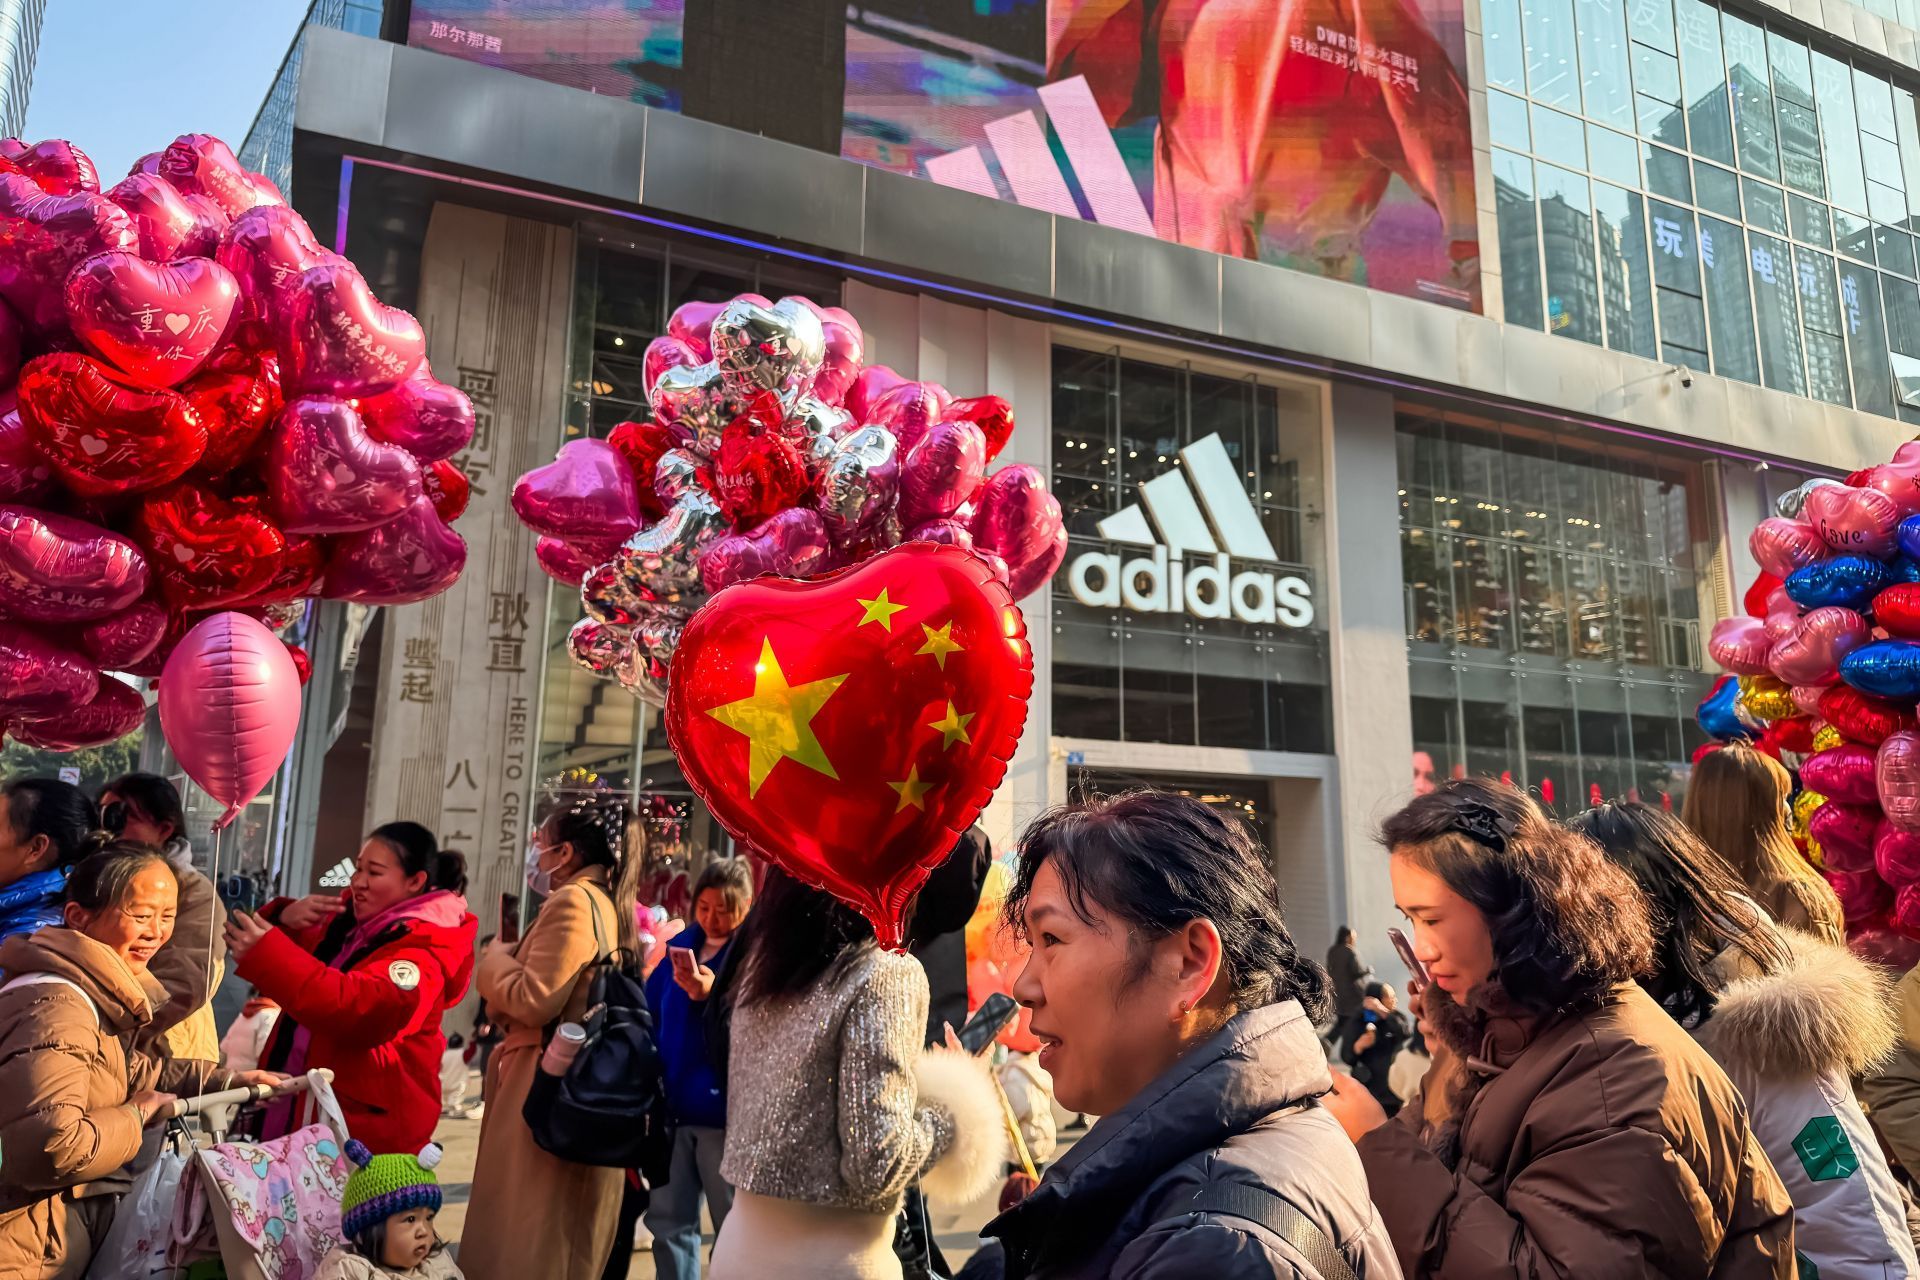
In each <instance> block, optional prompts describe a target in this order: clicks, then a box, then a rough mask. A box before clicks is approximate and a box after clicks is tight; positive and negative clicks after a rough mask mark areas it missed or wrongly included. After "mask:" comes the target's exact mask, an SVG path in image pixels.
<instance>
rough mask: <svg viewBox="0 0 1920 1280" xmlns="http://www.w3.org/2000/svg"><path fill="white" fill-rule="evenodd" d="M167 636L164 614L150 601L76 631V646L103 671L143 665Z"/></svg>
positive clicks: (162, 609) (88, 624)
mask: <svg viewBox="0 0 1920 1280" xmlns="http://www.w3.org/2000/svg"><path fill="white" fill-rule="evenodd" d="M166 634H167V611H166V610H165V609H164V608H162V607H161V606H160V605H158V604H156V603H154V602H153V601H151V600H142V601H140V602H139V603H137V604H135V605H133V606H131V607H130V608H127V609H124V610H122V611H121V612H119V613H116V614H114V615H113V616H111V617H107V618H101V619H99V620H98V621H95V622H89V623H87V624H86V625H85V626H83V627H81V628H80V647H81V648H82V649H84V650H85V651H86V654H87V656H88V657H89V658H92V659H93V660H94V661H95V662H97V663H99V664H100V667H101V669H102V670H104V671H125V670H127V669H128V668H130V667H132V666H134V665H135V664H137V663H140V662H144V661H145V660H146V659H147V658H148V657H149V656H151V655H152V653H153V651H154V650H155V649H158V648H159V647H160V641H161V640H162V639H163V638H164V637H165V636H166Z"/></svg>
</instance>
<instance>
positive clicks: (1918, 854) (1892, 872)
mask: <svg viewBox="0 0 1920 1280" xmlns="http://www.w3.org/2000/svg"><path fill="white" fill-rule="evenodd" d="M1873 870H1874V874H1876V875H1878V876H1879V877H1880V878H1881V879H1882V880H1885V881H1886V882H1887V884H1889V885H1890V886H1892V888H1893V889H1894V891H1895V892H1896V893H1897V894H1899V895H1900V897H1902V898H1905V897H1908V895H1907V893H1906V890H1907V889H1908V888H1910V887H1911V886H1912V885H1914V884H1915V883H1920V832H1915V831H1909V830H1906V829H1905V828H1902V827H1897V826H1895V825H1894V824H1893V823H1892V822H1883V823H1881V824H1880V828H1879V830H1877V831H1875V832H1874V834H1873ZM1894 909H1895V910H1896V911H1898V910H1899V903H1898V901H1897V900H1896V902H1895V906H1894ZM1909 911H1910V912H1912V913H1913V915H1912V919H1911V925H1912V926H1914V927H1916V928H1920V903H1914V904H1913V906H1911V907H1909ZM1848 942H1849V944H1851V942H1852V939H1851V938H1849V939H1848Z"/></svg>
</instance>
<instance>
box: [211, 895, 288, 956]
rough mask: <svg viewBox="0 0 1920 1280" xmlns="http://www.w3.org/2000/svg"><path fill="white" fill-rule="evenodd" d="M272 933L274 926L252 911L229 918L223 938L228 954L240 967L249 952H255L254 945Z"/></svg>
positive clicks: (237, 913)
mask: <svg viewBox="0 0 1920 1280" xmlns="http://www.w3.org/2000/svg"><path fill="white" fill-rule="evenodd" d="M290 909H291V908H289V910H290ZM272 932H273V926H272V925H270V924H268V923H267V922H266V921H265V920H262V919H261V918H260V917H259V916H257V915H254V914H253V913H252V912H251V911H236V912H234V913H233V914H232V915H230V916H228V917H227V927H226V930H225V931H224V932H223V933H222V934H221V936H222V937H224V938H225V939H226V940H227V954H228V955H231V956H232V957H233V962H234V964H236V965H238V964H239V963H240V962H241V961H242V960H245V959H246V958H247V952H249V951H251V950H253V944H254V943H256V942H258V941H260V939H262V938H264V937H266V936H267V935H268V934H269V933H272Z"/></svg>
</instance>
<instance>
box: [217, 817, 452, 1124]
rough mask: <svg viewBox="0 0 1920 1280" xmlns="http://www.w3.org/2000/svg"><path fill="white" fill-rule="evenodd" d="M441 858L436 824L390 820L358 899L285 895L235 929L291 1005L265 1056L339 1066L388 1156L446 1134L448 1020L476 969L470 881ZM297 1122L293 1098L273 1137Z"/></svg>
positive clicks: (239, 916)
mask: <svg viewBox="0 0 1920 1280" xmlns="http://www.w3.org/2000/svg"><path fill="white" fill-rule="evenodd" d="M438 862H439V848H438V842H437V841H436V840H435V839H434V838H433V834H432V833H431V832H430V831H428V830H427V829H426V828H425V827H422V826H420V825H419V824H418V823H414V822H390V823H388V824H387V825H386V826H383V827H380V828H378V829H377V830H375V831H374V832H373V834H372V835H370V836H368V837H367V842H366V844H365V845H363V846H362V847H361V849H360V859H359V862H358V863H357V865H356V866H355V867H354V872H353V880H352V882H351V883H350V884H349V885H348V888H347V892H346V893H345V894H342V895H339V896H335V895H332V894H314V895H312V896H310V897H306V898H301V899H299V900H297V901H295V900H289V899H285V898H282V899H277V900H276V901H274V902H271V903H269V904H267V907H266V909H265V910H264V911H262V912H261V913H260V915H259V916H253V915H248V914H247V913H245V912H235V913H234V914H233V916H232V918H231V919H230V920H229V922H228V924H227V949H228V951H229V952H230V953H231V954H232V955H233V957H234V959H235V963H236V965H237V969H236V972H238V973H239V975H240V976H241V977H243V978H245V979H246V980H247V981H249V982H251V983H252V984H253V985H254V986H255V987H256V988H257V989H258V990H259V992H260V994H261V995H263V996H267V997H269V998H271V999H273V1000H275V1001H278V1002H279V1005H280V1009H281V1013H280V1019H279V1021H278V1023H276V1024H275V1026H274V1031H273V1039H272V1040H271V1041H270V1042H269V1043H268V1045H267V1052H266V1054H265V1055H264V1056H263V1057H262V1058H261V1065H262V1066H266V1065H267V1064H269V1063H271V1064H273V1066H272V1068H271V1069H272V1070H275V1071H285V1072H289V1073H299V1072H303V1071H307V1070H310V1069H312V1068H315V1067H330V1068H332V1069H333V1073H334V1079H333V1089H334V1092H335V1093H336V1094H337V1095H338V1096H339V1099H340V1110H341V1113H342V1114H343V1115H344V1116H345V1117H346V1121H347V1128H348V1129H349V1130H350V1131H351V1132H352V1134H353V1136H354V1137H355V1138H358V1139H359V1140H360V1141H361V1142H364V1143H365V1144H366V1145H367V1147H368V1149H369V1150H371V1151H373V1152H374V1154H376V1155H379V1154H389V1153H399V1152H413V1151H418V1150H420V1148H421V1147H423V1146H425V1145H426V1144H427V1142H428V1140H429V1139H431V1138H432V1137H433V1129H434V1125H435V1124H436V1123H437V1122H438V1121H439V1119H440V1059H441V1056H442V1055H443V1054H444V1053H445V1052H446V1048H447V1041H446V1037H445V1036H444V1035H443V1034H442V1033H441V1030H440V1020H441V1017H442V1015H444V1014H445V1013H446V1011H447V1008H448V1006H450V1005H453V1004H457V1003H459V1000H460V997H461V996H463V995H465V994H466V990H467V982H468V980H469V979H470V978H471V977H472V976H473V952H474V933H475V921H474V918H473V913H472V912H470V911H468V910H467V900H466V899H465V898H464V897H463V896H461V890H462V889H464V887H465V886H464V883H461V884H457V885H455V884H445V883H442V881H441V878H440V877H438V872H439V870H440V868H439V867H438V866H437V865H436V864H438ZM296 1126H297V1119H296V1111H295V1107H294V1105H293V1103H292V1102H291V1101H287V1102H284V1103H276V1104H274V1106H273V1107H272V1108H271V1109H270V1110H269V1111H268V1113H267V1120H266V1125H265V1127H264V1131H263V1133H262V1135H261V1136H262V1137H267V1138H274V1137H278V1136H280V1135H281V1134H283V1133H286V1132H287V1131H288V1130H290V1129H292V1128H295V1127H296Z"/></svg>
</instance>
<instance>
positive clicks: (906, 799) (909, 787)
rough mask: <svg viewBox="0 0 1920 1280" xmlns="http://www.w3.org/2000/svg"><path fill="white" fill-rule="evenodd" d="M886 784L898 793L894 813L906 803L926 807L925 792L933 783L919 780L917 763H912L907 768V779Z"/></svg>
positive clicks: (922, 808) (904, 806)
mask: <svg viewBox="0 0 1920 1280" xmlns="http://www.w3.org/2000/svg"><path fill="white" fill-rule="evenodd" d="M887 785H888V786H890V787H892V788H893V789H894V790H895V791H896V792H898V793H899V795H900V803H899V804H897V805H895V806H894V807H893V811H894V812H895V813H899V812H900V811H901V810H902V809H905V808H906V807H907V806H908V805H912V806H913V807H914V808H916V809H920V810H925V809H926V807H927V803H926V794H927V792H929V791H931V790H933V784H932V783H931V782H922V781H920V766H919V765H914V766H913V767H912V768H911V769H908V770H907V780H906V781H905V782H889V783H888V784H887Z"/></svg>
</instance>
